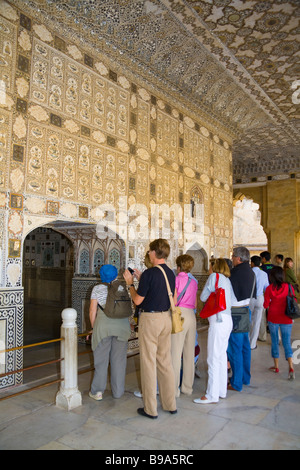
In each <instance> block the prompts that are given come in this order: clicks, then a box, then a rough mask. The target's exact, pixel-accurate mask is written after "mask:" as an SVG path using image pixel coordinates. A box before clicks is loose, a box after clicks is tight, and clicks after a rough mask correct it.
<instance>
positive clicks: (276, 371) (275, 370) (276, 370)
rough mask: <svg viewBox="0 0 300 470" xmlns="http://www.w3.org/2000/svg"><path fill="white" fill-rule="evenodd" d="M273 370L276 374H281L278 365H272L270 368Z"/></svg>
mask: <svg viewBox="0 0 300 470" xmlns="http://www.w3.org/2000/svg"><path fill="white" fill-rule="evenodd" d="M269 370H270V371H271V372H274V373H275V374H279V369H277V367H270V369H269Z"/></svg>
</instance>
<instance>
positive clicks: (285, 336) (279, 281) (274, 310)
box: [264, 266, 295, 380]
mask: <svg viewBox="0 0 300 470" xmlns="http://www.w3.org/2000/svg"><path fill="white" fill-rule="evenodd" d="M269 281H270V285H269V286H268V287H267V288H266V291H265V301H264V308H268V309H269V310H268V324H269V330H270V335H271V342H272V349H271V353H272V357H273V359H274V367H271V368H270V370H271V371H273V372H275V373H276V374H278V372H279V367H278V366H279V337H278V332H279V328H280V331H281V336H282V345H283V347H284V351H285V358H286V360H287V361H288V364H289V379H290V380H293V379H294V378H295V372H294V368H293V350H292V346H291V335H292V326H293V320H291V318H289V317H288V316H287V315H286V314H285V309H286V298H287V295H288V291H289V285H288V283H287V282H284V271H283V269H282V268H281V267H280V266H275V267H274V268H273V269H271V271H270V273H269ZM292 292H293V293H294V289H293V287H292Z"/></svg>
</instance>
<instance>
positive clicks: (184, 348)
mask: <svg viewBox="0 0 300 470" xmlns="http://www.w3.org/2000/svg"><path fill="white" fill-rule="evenodd" d="M176 265H177V277H176V281H175V287H176V292H177V305H178V306H179V307H180V308H181V312H182V318H184V323H183V331H181V332H180V333H176V335H172V337H171V345H172V346H171V350H172V363H173V369H174V374H175V394H176V395H175V396H176V397H177V398H178V397H179V396H180V392H182V393H185V394H186V395H191V394H192V393H193V384H194V378H195V339H196V315H195V308H196V307H197V291H198V283H197V281H196V280H195V279H194V278H193V276H191V275H190V271H191V270H192V269H193V266H194V258H193V257H192V256H190V255H188V254H185V255H181V256H178V257H177V258H176ZM181 357H182V370H183V373H182V381H181V386H180V388H179V385H180V370H181Z"/></svg>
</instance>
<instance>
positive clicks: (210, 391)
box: [205, 314, 232, 402]
mask: <svg viewBox="0 0 300 470" xmlns="http://www.w3.org/2000/svg"><path fill="white" fill-rule="evenodd" d="M221 316H222V323H218V322H217V315H213V316H212V317H210V318H209V319H208V321H209V329H208V338H207V364H208V384H207V390H206V394H205V396H206V398H207V399H208V400H211V401H213V402H218V401H219V398H220V397H221V398H225V397H226V395H227V375H228V373H227V347H228V340H229V336H230V333H231V331H232V318H231V315H227V314H221Z"/></svg>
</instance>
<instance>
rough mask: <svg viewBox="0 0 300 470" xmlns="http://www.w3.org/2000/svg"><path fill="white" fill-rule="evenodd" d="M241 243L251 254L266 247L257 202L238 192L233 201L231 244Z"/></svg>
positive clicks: (266, 240) (266, 242)
mask: <svg viewBox="0 0 300 470" xmlns="http://www.w3.org/2000/svg"><path fill="white" fill-rule="evenodd" d="M241 245H243V246H246V247H247V248H248V249H249V251H250V253H251V256H252V255H259V254H260V253H261V252H262V251H265V250H267V249H268V239H267V236H266V234H265V232H264V228H263V226H262V225H261V212H260V210H259V204H257V203H255V202H254V201H253V199H251V198H249V197H246V196H245V195H244V194H241V193H240V194H238V195H237V196H236V197H235V199H234V201H233V246H234V247H235V246H241Z"/></svg>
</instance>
